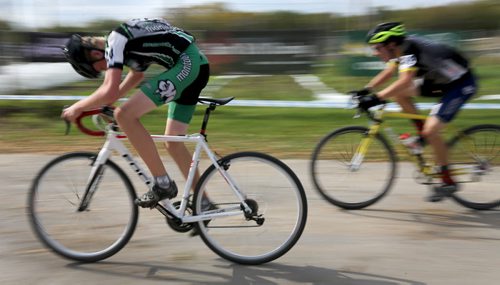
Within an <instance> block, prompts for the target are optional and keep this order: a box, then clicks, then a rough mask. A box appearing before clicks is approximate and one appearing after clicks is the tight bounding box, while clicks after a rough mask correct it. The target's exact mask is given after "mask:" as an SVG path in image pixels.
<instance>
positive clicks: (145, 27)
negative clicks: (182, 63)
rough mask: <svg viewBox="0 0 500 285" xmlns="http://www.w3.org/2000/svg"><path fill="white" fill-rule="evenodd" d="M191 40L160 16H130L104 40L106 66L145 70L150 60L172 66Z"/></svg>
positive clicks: (186, 34) (168, 66)
mask: <svg viewBox="0 0 500 285" xmlns="http://www.w3.org/2000/svg"><path fill="white" fill-rule="evenodd" d="M194 41H195V39H194V37H193V36H192V35H191V34H189V33H188V32H186V31H184V30H182V29H179V28H177V27H174V26H172V25H171V24H170V23H168V22H167V21H165V20H163V19H134V20H130V21H128V22H126V23H123V24H121V25H120V26H119V27H118V28H116V29H115V30H114V31H112V32H111V33H110V34H109V35H108V37H107V39H106V56H105V57H106V61H107V64H108V68H120V69H122V68H123V65H126V66H128V67H130V68H131V69H133V70H136V71H144V70H146V69H147V68H148V67H149V66H150V65H151V64H152V63H156V64H159V65H162V66H164V67H165V68H167V69H170V68H172V66H174V65H175V63H176V62H177V61H178V59H179V56H180V55H181V53H182V52H183V51H185V50H186V49H187V47H188V46H189V45H190V44H191V43H193V42H194Z"/></svg>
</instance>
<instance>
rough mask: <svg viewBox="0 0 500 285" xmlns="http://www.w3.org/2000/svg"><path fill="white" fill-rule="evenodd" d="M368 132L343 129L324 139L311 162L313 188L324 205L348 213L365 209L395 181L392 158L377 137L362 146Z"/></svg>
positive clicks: (394, 167) (394, 157)
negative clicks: (324, 202) (362, 150)
mask: <svg viewBox="0 0 500 285" xmlns="http://www.w3.org/2000/svg"><path fill="white" fill-rule="evenodd" d="M367 136H368V129H367V128H365V127H357V126H351V127H345V128H341V129H338V130H335V131H333V132H331V133H330V134H328V135H326V136H325V137H324V138H323V139H322V140H321V141H320V142H319V143H318V145H317V146H316V148H315V149H314V152H313V154H312V158H311V167H310V171H311V176H312V180H313V183H314V186H315V187H316V189H317V190H318V192H319V193H320V194H321V196H323V198H325V199H326V200H327V201H328V202H330V203H332V204H334V205H336V206H338V207H341V208H344V209H348V210H355V209H361V208H364V207H368V206H370V205H372V204H374V203H375V202H377V201H378V200H379V199H381V198H382V197H383V196H384V195H385V194H386V193H387V191H389V189H390V187H391V186H392V183H393V181H394V178H395V177H396V155H395V153H394V151H393V150H392V148H391V147H390V146H389V144H388V143H387V141H386V140H385V138H384V137H382V136H381V135H379V134H377V135H375V136H374V137H373V138H372V139H371V140H370V141H369V145H367V146H365V147H366V148H367V149H366V153H365V155H364V157H362V155H361V154H360V153H359V152H358V151H359V149H360V145H361V143H362V142H364V143H366V140H365V139H366V138H367Z"/></svg>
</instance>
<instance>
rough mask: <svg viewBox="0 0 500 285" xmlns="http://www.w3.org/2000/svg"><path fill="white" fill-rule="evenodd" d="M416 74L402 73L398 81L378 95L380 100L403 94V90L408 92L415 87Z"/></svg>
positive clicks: (411, 72)
mask: <svg viewBox="0 0 500 285" xmlns="http://www.w3.org/2000/svg"><path fill="white" fill-rule="evenodd" d="M414 76H415V72H413V71H407V72H403V73H400V76H399V78H398V80H396V81H394V83H392V84H391V85H389V86H387V87H386V88H385V89H383V90H381V91H380V92H378V93H377V96H378V97H379V98H380V99H389V98H391V97H394V96H397V95H398V94H401V93H402V90H408V89H409V88H410V87H411V86H412V85H413V78H414Z"/></svg>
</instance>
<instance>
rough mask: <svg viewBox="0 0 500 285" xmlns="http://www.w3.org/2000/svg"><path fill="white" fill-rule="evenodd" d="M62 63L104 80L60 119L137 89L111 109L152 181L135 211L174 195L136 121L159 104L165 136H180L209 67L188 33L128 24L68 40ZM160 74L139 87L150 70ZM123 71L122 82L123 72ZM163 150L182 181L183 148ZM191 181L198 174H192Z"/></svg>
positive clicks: (150, 22)
mask: <svg viewBox="0 0 500 285" xmlns="http://www.w3.org/2000/svg"><path fill="white" fill-rule="evenodd" d="M64 53H65V55H66V58H67V60H68V61H69V62H70V64H71V65H72V66H73V68H74V69H75V71H77V72H78V73H79V74H81V75H82V76H85V77H88V78H97V77H98V76H99V74H100V73H101V72H103V71H105V73H104V81H103V83H102V85H101V86H100V87H99V88H98V89H97V90H95V91H94V92H93V93H92V95H90V96H89V97H86V98H85V99H82V100H80V101H79V102H77V103H75V104H73V105H72V106H71V107H69V108H67V109H65V110H64V111H63V113H62V115H61V116H62V117H63V118H65V119H67V120H70V121H74V120H75V119H76V118H77V117H78V116H79V115H80V114H81V112H82V111H84V110H88V109H92V108H96V107H99V106H102V105H108V104H113V103H114V102H116V101H117V100H118V99H119V98H120V97H123V96H125V95H126V94H127V92H128V91H130V90H131V89H132V88H134V87H136V86H138V85H139V84H140V83H142V85H141V87H140V90H138V91H137V92H136V93H135V94H134V95H132V96H131V97H130V98H129V100H128V101H126V102H125V103H124V104H122V105H121V106H119V107H117V108H116V110H115V118H116V120H117V122H118V124H119V126H120V128H121V129H122V130H123V131H124V132H125V133H126V134H127V137H128V139H129V141H130V142H131V143H132V145H133V146H134V148H135V149H136V150H137V152H138V153H139V155H140V156H141V158H142V159H143V160H144V162H145V163H146V165H147V166H148V168H149V170H150V171H151V174H152V175H153V176H154V180H155V181H154V186H153V187H152V190H150V191H148V192H147V193H145V194H144V195H143V196H142V197H140V198H139V199H137V201H136V203H137V204H138V205H139V206H141V207H150V208H153V207H155V205H156V203H157V202H158V201H160V200H162V199H166V198H173V197H175V196H176V195H177V186H176V184H175V182H174V181H173V180H172V179H170V177H169V176H168V174H167V171H166V169H165V166H164V165H163V163H162V160H161V158H160V156H159V154H158V150H157V149H156V146H155V143H154V142H153V140H152V139H151V137H150V136H149V133H148V132H147V130H146V129H145V128H144V126H143V125H142V124H141V122H140V121H139V119H140V118H141V117H142V116H143V115H144V114H146V113H148V112H150V111H152V110H153V109H155V108H156V107H158V106H161V105H163V104H167V103H168V105H169V107H168V118H167V121H166V127H165V134H166V135H185V134H186V132H187V129H188V125H189V123H190V121H191V118H192V116H193V113H194V110H195V106H196V103H197V99H198V97H199V95H200V93H201V91H202V89H203V88H204V87H205V86H206V85H207V82H208V79H209V73H210V72H209V64H208V60H207V58H206V57H205V55H203V53H202V52H201V51H200V50H199V49H198V47H197V46H196V44H195V38H194V36H193V35H191V34H189V33H188V32H186V31H184V30H182V29H179V28H177V27H174V26H172V25H171V24H170V23H168V22H167V21H165V20H163V19H133V20H130V21H128V22H126V23H123V24H121V25H120V26H119V27H117V28H116V29H115V30H113V31H111V33H110V34H109V35H108V36H107V37H102V38H101V37H81V36H80V35H73V36H72V37H71V39H70V40H69V41H68V43H67V44H66V47H65V49H64ZM151 64H157V65H160V66H163V67H164V68H165V71H162V72H160V73H159V74H157V75H156V76H155V77H154V78H152V79H150V80H148V81H146V82H142V81H143V79H144V71H145V70H146V69H147V68H148V67H149V66H150V65H151ZM124 66H127V67H128V69H129V71H128V73H127V75H126V76H125V78H124V79H123V80H122V73H123V67H124ZM166 148H167V150H168V152H169V153H170V155H171V156H172V158H173V159H174V161H175V162H176V163H177V165H178V166H179V168H180V170H181V172H182V173H183V175H184V176H187V174H188V171H189V167H190V163H191V154H190V152H189V151H188V149H187V148H186V146H185V145H184V143H178V142H176V143H174V142H169V143H167V144H166ZM196 176H197V177H196V178H195V180H197V179H198V176H199V174H198V173H197V174H196Z"/></svg>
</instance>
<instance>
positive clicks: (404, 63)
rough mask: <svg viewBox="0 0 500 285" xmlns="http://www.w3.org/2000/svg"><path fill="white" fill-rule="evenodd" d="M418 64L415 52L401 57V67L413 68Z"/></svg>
mask: <svg viewBox="0 0 500 285" xmlns="http://www.w3.org/2000/svg"><path fill="white" fill-rule="evenodd" d="M416 64H417V57H416V56H415V55H413V54H410V55H404V56H401V57H399V69H408V68H412V67H414V66H415V65H416Z"/></svg>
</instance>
